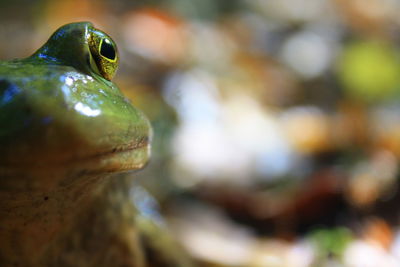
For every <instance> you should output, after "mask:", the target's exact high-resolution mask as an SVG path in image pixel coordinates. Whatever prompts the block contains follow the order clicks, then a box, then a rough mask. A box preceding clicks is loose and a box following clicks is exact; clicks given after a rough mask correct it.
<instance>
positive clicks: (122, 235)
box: [0, 22, 186, 267]
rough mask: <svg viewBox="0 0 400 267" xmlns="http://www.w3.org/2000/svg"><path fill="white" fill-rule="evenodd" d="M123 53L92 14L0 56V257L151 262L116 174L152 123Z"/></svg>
mask: <svg viewBox="0 0 400 267" xmlns="http://www.w3.org/2000/svg"><path fill="white" fill-rule="evenodd" d="M118 61H119V56H118V52H117V48H116V46H115V44H114V42H113V41H112V39H111V38H110V37H109V36H107V35H106V34H105V33H103V32H102V31H100V30H98V29H96V28H94V27H93V25H92V24H90V23H86V22H84V23H73V24H68V25H65V26H63V27H61V28H60V29H58V30H57V31H56V32H55V33H54V34H53V35H52V36H51V37H50V39H49V40H48V41H47V43H46V44H45V45H43V46H42V47H41V48H40V49H39V50H38V51H37V52H36V53H34V54H33V55H32V56H30V57H28V58H26V59H18V60H12V61H3V62H1V61H0V266H30V267H31V266H33V267H34V266H61V267H62V266H78V267H79V266H132V267H141V266H146V263H145V262H146V259H145V257H144V255H143V251H142V245H141V244H140V242H139V236H140V233H139V230H138V228H137V227H136V226H135V225H136V221H137V217H138V212H135V210H134V203H132V199H133V198H132V196H131V190H130V186H131V184H130V175H118V176H115V175H113V174H114V173H119V172H123V171H128V170H135V169H140V168H142V167H143V166H144V165H145V164H146V163H147V161H148V159H149V151H150V150H149V139H150V135H151V128H150V125H149V122H148V120H147V119H146V118H145V116H144V115H143V114H142V113H141V112H140V111H138V110H137V109H135V108H134V107H133V106H132V104H131V103H130V102H129V101H128V100H127V99H126V98H125V97H124V96H123V95H122V94H121V92H120V90H119V89H118V88H117V86H116V85H115V84H114V83H113V82H112V81H111V79H112V77H113V76H114V74H115V71H116V69H117V66H118ZM139 215H140V214H139ZM149 223H153V222H151V221H150V220H149ZM156 231H158V229H157V230H156ZM177 261H178V262H177V263H176V264H175V265H172V266H185V264H186V263H182V264H181V263H179V262H180V260H177ZM182 262H185V260H183V261H182ZM160 266H161V265H160Z"/></svg>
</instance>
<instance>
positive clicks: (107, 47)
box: [100, 39, 115, 60]
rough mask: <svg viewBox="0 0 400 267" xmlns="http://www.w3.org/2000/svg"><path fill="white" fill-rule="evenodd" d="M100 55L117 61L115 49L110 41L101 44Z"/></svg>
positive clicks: (106, 40) (105, 40)
mask: <svg viewBox="0 0 400 267" xmlns="http://www.w3.org/2000/svg"><path fill="white" fill-rule="evenodd" d="M100 54H101V55H102V56H103V57H106V58H108V59H111V60H113V59H115V49H114V46H113V45H112V44H111V42H110V40H108V39H104V40H103V42H102V43H101V47H100Z"/></svg>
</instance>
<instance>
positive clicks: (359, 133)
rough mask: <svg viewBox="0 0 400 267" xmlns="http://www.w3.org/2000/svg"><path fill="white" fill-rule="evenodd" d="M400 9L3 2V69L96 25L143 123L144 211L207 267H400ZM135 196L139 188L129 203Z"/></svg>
mask: <svg viewBox="0 0 400 267" xmlns="http://www.w3.org/2000/svg"><path fill="white" fill-rule="evenodd" d="M399 12H400V1H398V0H192V1H185V0H164V1H161V0H148V1H144V0H142V1H139V0H138V1H131V0H62V1H61V0H59V1H51V0H40V1H39V0H36V1H32V0H0V40H2V41H1V42H0V58H1V59H2V60H6V59H12V58H17V57H25V56H28V55H30V54H31V53H33V52H34V51H35V50H36V49H37V48H38V47H39V46H40V45H41V44H42V43H44V42H45V41H46V40H47V38H48V37H49V36H50V34H51V33H52V32H54V31H55V30H56V29H57V28H58V27H59V26H61V25H63V24H66V23H69V22H73V21H82V20H84V21H91V22H93V23H94V24H95V26H96V27H98V28H100V29H102V30H104V31H105V32H107V33H109V34H110V36H112V37H113V39H114V40H115V41H116V43H117V45H118V48H119V52H120V55H121V65H120V68H119V71H118V73H117V76H116V78H115V80H114V81H115V82H116V83H117V84H118V86H119V87H120V88H121V90H123V92H124V93H125V94H126V95H127V96H128V97H129V98H130V99H131V100H132V102H133V103H134V104H135V105H136V106H137V107H139V108H140V109H142V110H143V111H144V112H145V113H146V114H147V116H148V117H149V118H150V119H151V121H152V125H153V128H154V139H153V148H152V150H153V155H152V161H151V163H150V164H149V165H148V166H147V168H146V169H145V170H143V171H141V172H138V173H136V174H135V177H136V180H135V181H136V182H137V183H138V187H136V190H138V191H137V192H136V193H135V197H136V198H137V199H136V200H137V203H139V204H138V209H139V210H141V209H148V208H149V207H150V208H152V209H156V210H158V211H159V212H160V213H161V214H163V216H164V219H162V218H161V217H160V216H159V215H158V214H156V213H154V214H153V215H152V216H155V217H156V218H157V220H159V221H162V222H166V223H167V224H168V225H169V227H170V229H171V231H173V235H174V236H176V237H177V238H178V240H179V242H181V244H182V245H183V247H184V248H185V249H186V250H187V251H188V252H189V253H190V254H191V255H192V256H193V257H194V258H195V259H197V260H198V261H199V262H202V263H203V264H204V266H214V267H217V266H220V267H222V266H241V267H308V266H310V267H319V266H328V267H333V266H334V267H339V266H343V267H348V266H349V267H353V266H354V267H369V266H371V267H372V266H373V267H378V266H379V267H386V266H388V267H389V266H390V267H392V266H393V267H396V266H397V267H398V266H400V192H399V179H398V178H399V167H398V166H399V165H398V163H399V157H400V49H399V45H400V38H399V37H400V16H399V14H400V13H399ZM139 185H140V187H139Z"/></svg>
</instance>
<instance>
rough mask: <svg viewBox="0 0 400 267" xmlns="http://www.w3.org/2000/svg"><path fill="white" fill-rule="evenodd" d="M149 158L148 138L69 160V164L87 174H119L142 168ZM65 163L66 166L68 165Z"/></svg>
mask: <svg viewBox="0 0 400 267" xmlns="http://www.w3.org/2000/svg"><path fill="white" fill-rule="evenodd" d="M149 158H150V143H149V138H147V137H146V138H142V139H141V140H140V141H139V142H135V143H131V144H127V145H120V146H117V147H114V148H112V149H109V150H104V151H99V152H97V153H94V154H91V155H89V156H85V157H77V158H73V159H71V160H70V161H69V162H68V163H69V164H73V165H75V164H78V165H80V166H81V168H84V169H85V170H87V171H88V172H96V173H100V172H110V173H112V172H121V171H129V170H136V169H141V168H143V167H144V166H145V165H146V164H147V162H148V161H149ZM68 163H67V164H68Z"/></svg>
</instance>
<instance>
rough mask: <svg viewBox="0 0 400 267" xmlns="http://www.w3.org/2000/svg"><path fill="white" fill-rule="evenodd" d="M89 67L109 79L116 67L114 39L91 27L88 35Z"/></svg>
mask: <svg viewBox="0 0 400 267" xmlns="http://www.w3.org/2000/svg"><path fill="white" fill-rule="evenodd" d="M88 44H89V50H90V54H91V57H90V65H91V68H92V69H93V70H94V71H95V72H97V73H98V74H100V75H101V76H103V77H104V78H106V79H107V80H111V79H112V78H113V77H114V75H115V72H116V70H117V67H118V51H117V46H116V45H115V43H114V41H113V40H112V39H111V38H110V37H109V36H108V35H106V34H105V33H104V32H102V31H100V30H97V29H93V30H92V31H91V32H90V34H89V36H88Z"/></svg>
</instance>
